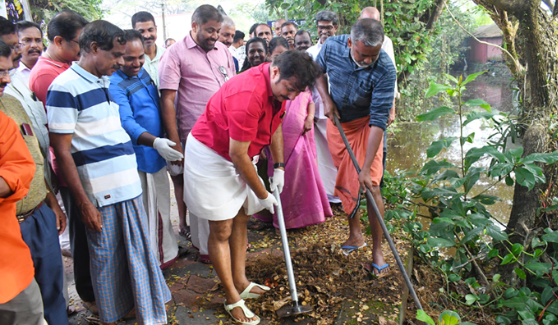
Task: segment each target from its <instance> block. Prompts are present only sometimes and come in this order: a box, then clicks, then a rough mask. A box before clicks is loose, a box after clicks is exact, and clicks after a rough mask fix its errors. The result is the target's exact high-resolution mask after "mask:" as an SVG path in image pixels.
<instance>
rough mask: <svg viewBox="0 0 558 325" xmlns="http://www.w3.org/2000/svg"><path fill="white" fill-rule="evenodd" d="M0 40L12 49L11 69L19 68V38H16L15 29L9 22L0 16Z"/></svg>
mask: <svg viewBox="0 0 558 325" xmlns="http://www.w3.org/2000/svg"><path fill="white" fill-rule="evenodd" d="M0 38H2V40H3V41H4V42H5V43H6V44H8V46H9V47H10V48H11V49H12V62H13V69H15V68H17V67H19V61H20V60H21V44H20V43H19V37H17V32H16V27H15V25H14V24H13V23H12V22H11V21H9V20H7V19H6V18H4V17H1V16H0Z"/></svg>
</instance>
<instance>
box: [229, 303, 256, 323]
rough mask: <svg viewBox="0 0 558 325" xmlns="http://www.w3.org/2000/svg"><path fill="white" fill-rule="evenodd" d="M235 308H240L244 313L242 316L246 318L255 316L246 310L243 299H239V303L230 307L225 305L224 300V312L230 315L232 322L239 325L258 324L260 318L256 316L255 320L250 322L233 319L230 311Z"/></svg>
mask: <svg viewBox="0 0 558 325" xmlns="http://www.w3.org/2000/svg"><path fill="white" fill-rule="evenodd" d="M236 307H240V308H241V309H242V312H244V316H246V317H247V318H252V317H254V316H256V314H254V313H253V312H252V311H251V310H250V309H248V307H246V303H245V302H244V300H243V299H240V300H239V301H237V302H235V303H234V304H230V305H227V301H226V300H225V310H226V311H227V313H229V315H231V318H232V319H233V321H235V322H237V323H240V324H242V325H256V324H259V323H260V318H259V317H258V316H256V319H255V320H253V321H251V322H241V321H239V320H238V319H236V318H234V316H233V314H232V313H231V310H233V309H235V308H236Z"/></svg>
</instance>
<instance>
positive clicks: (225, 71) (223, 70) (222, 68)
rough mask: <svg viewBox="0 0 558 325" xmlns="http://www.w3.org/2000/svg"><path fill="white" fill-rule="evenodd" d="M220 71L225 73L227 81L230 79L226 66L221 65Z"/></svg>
mask: <svg viewBox="0 0 558 325" xmlns="http://www.w3.org/2000/svg"><path fill="white" fill-rule="evenodd" d="M219 72H221V74H222V75H223V77H224V78H225V82H227V81H229V79H230V77H229V75H228V73H227V69H225V67H224V66H220V67H219Z"/></svg>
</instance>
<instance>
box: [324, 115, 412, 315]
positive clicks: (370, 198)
mask: <svg viewBox="0 0 558 325" xmlns="http://www.w3.org/2000/svg"><path fill="white" fill-rule="evenodd" d="M333 118H334V120H335V125H336V126H337V129H339V133H341V138H342V139H343V142H344V143H345V147H346V148H347V151H348V152H349V156H351V160H352V161H353V165H355V169H356V171H357V174H360V166H359V165H358V161H357V159H356V157H355V153H354V152H353V149H352V148H351V145H350V144H349V141H348V140H347V136H345V131H343V127H342V126H341V123H339V119H338V118H337V115H335V114H333ZM382 141H383V139H382ZM366 200H368V202H370V203H371V205H372V208H373V209H374V214H375V215H376V218H377V219H378V222H379V223H380V226H381V227H382V231H383V232H384V236H385V237H386V239H387V242H388V244H389V247H390V248H391V252H392V253H393V256H394V257H395V260H396V261H397V265H398V266H399V270H401V274H403V278H405V283H406V284H407V288H409V293H411V296H412V297H413V300H414V301H415V305H416V306H417V309H422V305H421V304H420V301H419V299H418V297H417V294H416V292H415V289H414V287H413V284H412V283H411V279H409V275H408V274H407V271H406V270H405V266H404V265H403V262H402V261H401V257H400V256H399V253H398V252H397V248H395V244H394V243H393V240H392V239H391V236H390V234H389V231H388V229H387V227H386V223H385V222H384V219H383V218H382V216H381V215H380V210H378V205H376V201H375V200H374V197H373V196H372V192H371V191H370V189H369V188H368V187H366Z"/></svg>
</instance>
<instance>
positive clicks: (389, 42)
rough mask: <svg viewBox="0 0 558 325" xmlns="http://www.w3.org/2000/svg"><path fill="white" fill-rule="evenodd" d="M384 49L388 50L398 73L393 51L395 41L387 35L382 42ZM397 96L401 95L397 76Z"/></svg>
mask: <svg viewBox="0 0 558 325" xmlns="http://www.w3.org/2000/svg"><path fill="white" fill-rule="evenodd" d="M382 50H384V51H386V53H387V55H388V56H389V58H390V59H391V62H393V66H394V67H395V71H396V73H397V65H396V64H395V53H394V52H393V41H392V40H391V38H389V37H388V36H387V35H385V36H384V43H382ZM395 97H396V98H398V97H399V88H398V87H397V77H396V78H395Z"/></svg>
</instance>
